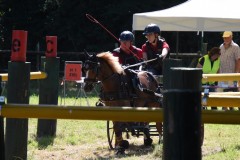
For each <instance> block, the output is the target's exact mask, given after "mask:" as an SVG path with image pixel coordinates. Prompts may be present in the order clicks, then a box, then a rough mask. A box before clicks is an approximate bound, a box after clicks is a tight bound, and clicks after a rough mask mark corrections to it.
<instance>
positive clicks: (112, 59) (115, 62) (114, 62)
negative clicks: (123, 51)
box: [97, 52, 123, 74]
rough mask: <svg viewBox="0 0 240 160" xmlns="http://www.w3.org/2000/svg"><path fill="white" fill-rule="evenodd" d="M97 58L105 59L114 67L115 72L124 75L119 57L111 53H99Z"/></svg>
mask: <svg viewBox="0 0 240 160" xmlns="http://www.w3.org/2000/svg"><path fill="white" fill-rule="evenodd" d="M97 57H99V58H102V59H104V60H105V61H106V62H107V63H108V64H109V65H110V66H111V67H112V70H113V72H115V73H118V74H121V73H123V68H122V66H121V64H120V63H119V61H118V57H115V56H113V55H112V53H111V52H102V53H99V54H97Z"/></svg>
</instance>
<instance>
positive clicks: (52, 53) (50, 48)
mask: <svg viewBox="0 0 240 160" xmlns="http://www.w3.org/2000/svg"><path fill="white" fill-rule="evenodd" d="M46 46H47V49H46V52H45V55H46V57H57V36H46Z"/></svg>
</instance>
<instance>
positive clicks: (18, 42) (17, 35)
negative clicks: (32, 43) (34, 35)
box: [11, 30, 27, 62]
mask: <svg viewBox="0 0 240 160" xmlns="http://www.w3.org/2000/svg"><path fill="white" fill-rule="evenodd" d="M26 48H27V31H24V30H13V31H12V48H11V50H12V52H11V61H12V62H26Z"/></svg>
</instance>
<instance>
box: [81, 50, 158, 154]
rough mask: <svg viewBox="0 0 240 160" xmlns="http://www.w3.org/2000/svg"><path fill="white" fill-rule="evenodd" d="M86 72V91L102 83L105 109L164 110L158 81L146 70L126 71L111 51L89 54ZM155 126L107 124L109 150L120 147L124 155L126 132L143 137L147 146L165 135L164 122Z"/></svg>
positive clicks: (146, 123)
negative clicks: (156, 137) (153, 139)
mask: <svg viewBox="0 0 240 160" xmlns="http://www.w3.org/2000/svg"><path fill="white" fill-rule="evenodd" d="M83 72H85V73H86V78H85V86H84V90H85V91H86V92H88V91H91V90H92V89H93V88H94V83H95V82H98V81H100V82H101V91H100V95H99V96H100V99H101V100H102V101H103V104H104V105H106V106H112V107H114V106H132V107H158V108H160V107H161V101H162V96H161V90H162V88H161V86H160V85H159V83H158V82H157V80H156V78H155V77H154V76H153V75H152V74H151V73H148V72H146V71H135V70H131V69H124V68H123V67H122V66H121V65H120V64H119V62H118V59H117V57H114V56H113V55H112V54H111V53H110V52H103V53H100V54H97V55H91V56H90V55H87V60H86V61H85V62H84V64H83ZM156 95H157V96H156ZM155 123H156V124H155V125H152V124H150V125H149V123H148V122H130V123H128V122H116V121H114V122H110V121H107V136H108V142H109V147H110V148H111V149H114V148H120V152H124V151H125V149H127V148H128V146H129V143H128V141H126V140H124V139H123V134H124V133H126V135H127V138H128V137H129V133H131V134H132V135H133V136H136V137H139V136H143V135H144V145H146V146H149V145H151V144H152V139H151V138H150V137H151V136H159V135H162V123H161V122H155ZM114 138H115V139H114ZM114 141H115V146H114V145H113V142H114Z"/></svg>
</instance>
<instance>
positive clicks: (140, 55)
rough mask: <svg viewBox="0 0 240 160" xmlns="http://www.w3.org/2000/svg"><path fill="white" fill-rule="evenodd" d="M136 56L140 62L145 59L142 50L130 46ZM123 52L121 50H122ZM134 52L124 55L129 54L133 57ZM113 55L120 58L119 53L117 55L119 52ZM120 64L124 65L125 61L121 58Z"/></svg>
mask: <svg viewBox="0 0 240 160" xmlns="http://www.w3.org/2000/svg"><path fill="white" fill-rule="evenodd" d="M129 49H130V50H131V51H132V52H133V53H134V54H135V55H136V57H137V58H138V60H140V59H142V58H143V52H142V50H141V49H140V48H137V47H135V46H134V47H133V46H130V48H129ZM120 50H121V49H120ZM121 52H124V51H123V50H121ZM132 52H129V53H127V52H124V54H127V55H133V53H132ZM112 54H113V56H115V57H119V53H117V52H114V51H113V52H112ZM119 63H120V64H123V60H122V59H121V58H120V57H119Z"/></svg>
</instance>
